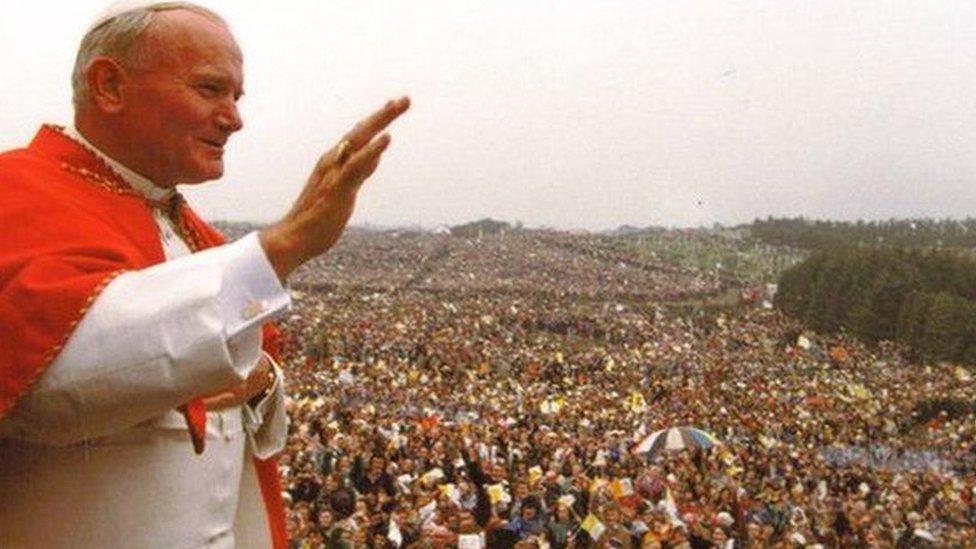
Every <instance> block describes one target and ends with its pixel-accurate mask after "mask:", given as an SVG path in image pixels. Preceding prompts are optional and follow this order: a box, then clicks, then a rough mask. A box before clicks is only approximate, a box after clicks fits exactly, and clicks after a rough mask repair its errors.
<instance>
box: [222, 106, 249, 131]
mask: <svg viewBox="0 0 976 549" xmlns="http://www.w3.org/2000/svg"><path fill="white" fill-rule="evenodd" d="M217 123H218V124H220V129H221V130H224V131H225V132H227V133H234V132H236V131H239V130H240V129H241V128H243V127H244V120H243V119H242V118H241V112H240V110H239V109H238V108H237V102H236V101H232V102H230V103H228V104H227V105H226V106H225V107H224V108H223V109H221V111H220V113H219V114H218V118H217Z"/></svg>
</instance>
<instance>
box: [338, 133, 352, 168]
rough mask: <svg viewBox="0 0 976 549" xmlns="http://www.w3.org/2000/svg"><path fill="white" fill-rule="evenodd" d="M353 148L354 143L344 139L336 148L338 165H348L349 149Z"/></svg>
mask: <svg viewBox="0 0 976 549" xmlns="http://www.w3.org/2000/svg"><path fill="white" fill-rule="evenodd" d="M351 148H352V143H350V142H349V140H348V139H343V140H342V141H340V142H339V145H338V147H337V148H336V164H338V165H340V166H341V165H343V164H345V163H346V160H349V149H351Z"/></svg>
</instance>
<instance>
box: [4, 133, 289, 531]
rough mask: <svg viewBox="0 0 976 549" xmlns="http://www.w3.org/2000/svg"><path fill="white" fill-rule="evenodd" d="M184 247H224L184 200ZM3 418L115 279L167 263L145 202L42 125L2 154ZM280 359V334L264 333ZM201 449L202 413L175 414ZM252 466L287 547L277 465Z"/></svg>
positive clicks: (192, 406) (197, 407)
mask: <svg viewBox="0 0 976 549" xmlns="http://www.w3.org/2000/svg"><path fill="white" fill-rule="evenodd" d="M180 207H181V212H180V213H181V220H182V224H183V229H184V233H187V234H188V235H189V237H190V240H192V241H193V242H190V243H189V244H190V247H191V248H193V249H197V250H199V249H203V248H207V247H211V246H217V245H220V244H223V243H224V242H225V239H224V237H223V236H222V235H221V234H220V233H219V232H217V231H216V230H215V229H214V228H213V227H211V226H209V225H208V224H206V223H205V222H203V221H202V220H201V219H200V218H199V217H197V215H196V214H194V213H193V211H192V210H191V209H190V208H189V206H188V205H186V203H183V204H182V205H181V206H180ZM0 213H2V215H0V419H2V418H3V417H4V416H6V414H7V413H9V412H10V410H11V409H13V407H14V406H15V405H16V404H17V402H18V400H19V399H20V398H21V397H22V396H23V395H24V394H26V393H27V392H28V391H29V390H30V389H31V387H33V385H34V384H35V383H37V381H38V379H40V377H41V375H42V374H43V373H44V371H45V369H46V368H47V367H48V366H49V365H50V364H51V363H52V362H53V360H54V358H55V357H56V356H57V355H58V353H59V352H60V351H61V348H62V347H63V346H64V344H65V342H67V340H68V337H69V336H70V335H71V333H72V331H73V330H74V328H75V326H76V325H77V324H78V322H79V321H80V320H81V318H82V317H83V316H84V315H85V313H86V312H87V311H88V308H89V307H90V306H91V304H92V303H93V302H94V301H95V299H96V298H97V297H98V295H99V294H100V292H101V290H102V289H104V288H105V286H107V285H108V283H109V282H111V281H112V279H114V278H115V277H116V276H118V275H119V274H121V273H123V272H125V271H132V270H139V269H144V268H146V267H149V266H152V265H156V264H158V263H162V262H163V261H165V255H164V253H163V248H162V243H161V242H160V239H159V232H158V227H157V225H156V221H155V220H154V218H153V215H152V211H151V210H150V208H149V207H148V205H147V203H146V201H145V200H144V199H143V198H142V197H141V196H140V195H138V194H136V193H135V192H134V191H132V190H131V189H130V188H129V186H128V185H127V184H126V183H125V181H124V180H122V179H121V178H120V177H119V176H118V175H117V174H116V173H115V172H114V171H113V170H112V169H111V168H110V167H109V166H107V165H106V164H105V163H104V162H102V160H101V159H100V158H98V157H97V156H95V155H94V154H93V153H92V152H91V151H89V150H87V149H85V148H84V147H83V146H82V145H81V144H79V143H78V142H76V141H74V140H72V139H70V138H69V137H67V136H65V135H64V134H63V133H62V131H61V130H60V129H59V128H56V127H53V126H44V127H42V128H41V130H40V131H39V132H38V133H37V135H36V136H35V137H34V140H33V141H32V142H31V143H30V145H29V146H28V147H27V148H26V149H18V150H14V151H9V152H6V153H3V154H0ZM264 334H265V350H266V351H267V352H269V354H271V355H272V356H273V357H274V358H276V359H277V358H278V357H277V339H278V337H277V331H276V330H275V329H274V327H273V326H272V325H270V324H269V325H267V326H265V330H264ZM181 410H183V411H184V415H186V417H187V420H188V422H189V426H190V429H191V435H193V437H194V444H195V446H196V448H197V450H198V451H202V450H203V446H202V441H203V432H204V428H205V422H206V410H205V409H204V407H203V402H202V400H200V399H194V400H193V401H191V402H189V403H187V404H186V405H185V406H184V407H181ZM254 461H255V466H256V468H257V472H258V479H259V481H260V484H261V492H262V496H263V497H264V501H265V508H266V509H267V511H268V521H269V527H270V531H271V533H272V538H273V543H274V547H275V548H279V547H281V548H284V547H286V546H287V533H286V530H285V517H284V505H283V502H282V499H281V486H280V481H279V476H278V466H277V463H276V462H275V460H274V459H270V460H264V461H262V460H257V459H255V460H254Z"/></svg>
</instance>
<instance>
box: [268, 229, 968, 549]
mask: <svg viewBox="0 0 976 549" xmlns="http://www.w3.org/2000/svg"><path fill="white" fill-rule="evenodd" d="M350 236H351V238H348V239H346V240H344V242H343V244H342V245H341V246H340V247H339V248H338V249H337V250H335V252H334V253H332V254H330V255H329V256H327V257H326V258H325V259H323V260H321V261H320V263H319V264H316V265H312V266H310V267H309V268H307V270H306V271H304V272H303V273H300V275H299V276H298V278H297V283H296V285H295V287H296V290H295V291H294V297H295V307H294V309H293V311H292V313H291V316H290V317H289V318H288V319H287V320H286V321H285V322H284V323H283V324H284V326H283V327H284V328H285V332H286V333H287V334H288V336H287V337H286V346H285V347H286V357H287V358H286V364H285V367H286V369H287V375H288V380H289V393H290V395H291V401H290V403H289V413H290V416H291V428H290V429H291V433H290V436H289V443H288V447H287V449H286V451H285V452H284V453H283V454H282V456H281V464H282V469H283V473H284V478H285V489H286V491H287V493H286V499H287V500H288V502H289V517H288V518H289V527H290V529H291V534H292V537H293V539H294V544H295V546H296V547H322V546H327V547H364V546H365V547H485V546H487V547H513V546H517V547H546V546H549V547H696V548H697V547H740V546H741V547H815V546H818V545H819V546H822V547H849V546H878V547H917V546H926V545H931V546H958V547H966V546H969V547H972V546H976V527H974V526H976V422H974V418H973V415H972V413H971V412H972V409H971V408H966V407H965V406H960V407H958V409H956V408H953V407H952V406H950V405H949V404H951V403H957V404H958V403H967V402H969V403H971V402H974V401H976V385H974V384H973V382H972V381H970V380H969V373H968V372H967V371H965V370H963V369H961V368H958V367H956V366H954V365H918V364H910V363H908V362H907V360H906V359H905V358H904V357H903V355H902V354H901V352H900V351H899V349H897V348H895V347H894V346H890V345H881V346H880V347H877V348H873V349H870V348H866V347H864V346H862V345H860V344H858V343H857V342H855V341H852V340H850V339H848V338H845V337H843V336H831V337H827V336H823V335H818V334H811V333H805V332H803V331H802V329H801V327H800V326H798V325H796V324H795V323H793V322H791V321H789V320H788V319H785V318H784V317H782V316H781V315H780V314H779V313H778V312H777V311H770V310H764V309H761V308H752V307H742V308H738V309H733V310H724V311H718V312H716V311H699V312H694V313H686V312H682V313H678V312H675V311H671V310H669V309H668V308H667V307H664V306H663V304H664V303H665V302H666V301H668V300H670V299H675V298H687V297H689V296H695V295H702V294H713V293H715V292H719V291H721V290H723V289H727V288H726V287H725V286H726V285H727V282H725V281H719V280H718V279H716V278H714V277H709V276H706V275H703V274H700V273H698V272H695V271H688V270H683V269H680V268H674V267H669V266H668V265H657V264H654V263H650V262H647V261H646V260H643V259H640V258H639V257H638V256H636V255H634V254H633V252H631V251H627V250H626V249H622V248H617V247H615V245H614V244H613V240H612V239H608V238H605V237H588V236H585V235H568V234H559V233H554V232H536V231H519V232H516V233H511V234H506V235H496V236H490V237H485V238H480V239H477V238H457V237H451V236H449V235H426V236H425V235H416V234H414V235H395V234H390V233H378V234H353V235H350ZM940 403H941V404H940ZM947 403H948V404H947ZM940 406H941V408H940ZM672 426H692V427H696V428H699V429H702V430H704V431H707V432H710V433H712V434H714V435H715V437H716V438H717V439H718V440H719V441H721V444H718V445H715V446H713V447H711V448H705V449H694V448H692V449H689V450H682V451H671V452H661V453H659V454H656V455H646V454H636V453H634V452H632V451H631V449H632V448H633V446H634V445H635V443H636V442H638V441H639V440H640V439H641V438H642V437H644V436H646V435H647V434H649V433H652V432H654V431H655V430H657V429H663V428H666V427H672Z"/></svg>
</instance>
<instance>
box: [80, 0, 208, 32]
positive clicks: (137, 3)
mask: <svg viewBox="0 0 976 549" xmlns="http://www.w3.org/2000/svg"><path fill="white" fill-rule="evenodd" d="M172 3H173V2H172V1H169V2H167V1H165V0H117V1H115V2H112V3H111V4H110V5H109V6H108V7H107V8H105V10H104V11H102V12H101V13H100V14H98V17H96V18H95V19H94V20H92V22H91V25H89V26H88V30H86V31H85V33H86V34H87V33H89V32H91V31H92V30H94V29H95V28H96V27H98V26H100V25H103V24H105V22H106V21H108V20H110V19H114V18H116V17H118V16H120V15H122V14H123V13H126V12H130V11H133V10H138V9H145V8H151V7H153V6H159V5H161V4H172ZM193 3H194V4H195V3H196V2H193ZM201 7H204V6H201Z"/></svg>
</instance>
